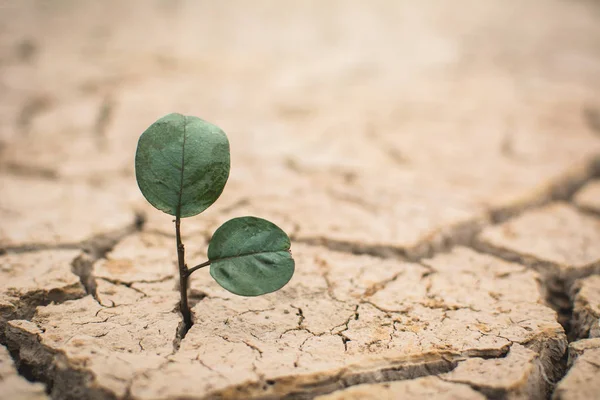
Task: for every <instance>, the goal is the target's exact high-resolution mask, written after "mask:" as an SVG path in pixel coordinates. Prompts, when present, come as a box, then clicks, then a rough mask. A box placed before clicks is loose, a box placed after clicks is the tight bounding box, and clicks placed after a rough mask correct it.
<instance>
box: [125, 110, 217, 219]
mask: <svg viewBox="0 0 600 400" xmlns="http://www.w3.org/2000/svg"><path fill="white" fill-rule="evenodd" d="M135 175H136V178H137V182H138V186H139V187H140V190H141V191H142V194H143V195H144V197H145V198H146V200H148V202H150V204H152V205H153V206H154V207H156V208H158V209H159V210H161V211H164V212H166V213H167V214H170V215H177V214H179V216H180V217H191V216H193V215H196V214H200V213H201V212H202V211H204V210H206V209H207V208H208V207H209V206H210V205H211V204H212V203H214V202H215V200H217V198H218V197H219V196H220V195H221V193H222V192H223V188H224V187H225V183H226V182H227V178H228V177H229V142H228V140H227V136H226V135H225V133H224V132H223V131H222V130H221V129H219V128H218V127H216V126H215V125H212V124H210V123H208V122H206V121H203V120H201V119H200V118H196V117H188V116H185V115H181V114H169V115H167V116H165V117H163V118H161V119H159V120H158V121H156V122H155V123H153V124H152V125H151V126H150V127H149V128H148V129H146V131H145V132H144V133H142V136H141V137H140V140H139V142H138V146H137V152H136V154H135Z"/></svg>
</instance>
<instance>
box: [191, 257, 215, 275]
mask: <svg viewBox="0 0 600 400" xmlns="http://www.w3.org/2000/svg"><path fill="white" fill-rule="evenodd" d="M211 262H212V261H211V260H208V261H204V262H203V263H202V264H198V265H196V266H195V267H192V268H190V269H188V270H187V275H188V276H190V275H191V274H192V272H194V271H197V270H199V269H200V268H204V267H208V266H209V265H210V263H211Z"/></svg>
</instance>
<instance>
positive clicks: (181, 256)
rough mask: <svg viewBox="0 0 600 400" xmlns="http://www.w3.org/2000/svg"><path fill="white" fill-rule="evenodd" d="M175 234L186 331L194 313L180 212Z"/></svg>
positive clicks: (180, 306) (182, 311)
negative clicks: (189, 294)
mask: <svg viewBox="0 0 600 400" xmlns="http://www.w3.org/2000/svg"><path fill="white" fill-rule="evenodd" d="M175 235H176V236H177V259H178V261H179V291H180V293H181V301H180V303H179V309H180V311H181V315H182V316H183V323H184V324H185V331H186V332H187V331H188V330H189V329H190V328H191V327H192V315H191V313H190V307H189V306H188V297H187V288H188V278H189V274H188V268H187V265H185V247H184V246H183V243H182V242H181V218H180V217H179V212H178V213H177V215H176V216H175Z"/></svg>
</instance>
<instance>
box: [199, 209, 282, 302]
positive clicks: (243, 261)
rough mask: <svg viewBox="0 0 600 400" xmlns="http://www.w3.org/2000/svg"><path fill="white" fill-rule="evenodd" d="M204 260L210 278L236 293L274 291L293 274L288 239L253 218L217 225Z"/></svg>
mask: <svg viewBox="0 0 600 400" xmlns="http://www.w3.org/2000/svg"><path fill="white" fill-rule="evenodd" d="M208 259H209V260H210V261H211V264H210V274H211V275H212V277H213V278H214V279H215V280H216V281H217V282H218V283H219V285H221V286H223V287H224V288H225V289H227V290H229V291H230V292H232V293H235V294H238V295H240V296H259V295H261V294H265V293H270V292H274V291H276V290H278V289H281V288H282V287H283V286H284V285H285V284H286V283H288V282H289V280H290V279H291V278H292V275H294V259H293V258H292V254H291V252H290V238H289V237H288V236H287V235H286V234H285V232H284V231H282V230H281V228H279V227H278V226H277V225H275V224H274V223H272V222H269V221H267V220H264V219H261V218H256V217H241V218H234V219H231V220H229V221H227V222H225V223H224V224H223V225H221V226H220V227H219V229H217V230H216V232H215V234H214V235H213V237H212V239H211V241H210V245H209V246H208Z"/></svg>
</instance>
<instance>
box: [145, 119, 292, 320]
mask: <svg viewBox="0 0 600 400" xmlns="http://www.w3.org/2000/svg"><path fill="white" fill-rule="evenodd" d="M135 175H136V178H137V182H138V186H139V187H140V190H141V191H142V194H143V195H144V197H145V198H146V200H148V202H149V203H150V204H152V205H153V206H154V207H156V208H157V209H159V210H161V211H163V212H165V213H167V214H169V215H173V216H175V237H176V242H177V243H176V244H177V258H178V265H179V282H180V285H179V287H180V291H181V301H180V309H181V314H182V315H183V320H184V323H185V327H186V329H189V328H190V327H191V326H192V319H191V313H190V309H189V307H188V300H187V290H188V280H189V277H190V275H191V274H192V273H193V272H194V271H197V270H199V269H200V268H203V267H206V266H210V275H211V276H212V277H213V278H214V279H215V280H216V281H217V283H218V284H219V285H221V286H222V287H223V288H225V289H227V290H228V291H230V292H232V293H235V294H237V295H240V296H259V295H262V294H266V293H270V292H274V291H276V290H279V289H281V288H282V287H283V286H284V285H285V284H286V283H288V282H289V280H290V279H291V278H292V275H293V274H294V259H293V258H292V254H291V252H290V239H289V237H288V236H287V235H286V233H285V232H284V231H283V230H281V229H280V228H279V227H278V226H277V225H275V224H273V223H272V222H269V221H267V220H264V219H261V218H256V217H241V218H234V219H231V220H229V221H227V222H225V223H224V224H223V225H221V226H220V227H219V228H218V229H217V230H216V232H215V233H214V235H213V237H212V239H211V241H210V244H209V246H208V261H206V262H203V263H202V264H198V265H196V266H195V267H192V268H188V267H187V264H186V263H185V247H184V245H183V243H182V241H181V218H186V217H192V216H194V215H197V214H200V213H201V212H202V211H204V210H206V209H207V208H208V207H209V206H210V205H212V204H213V203H214V202H215V201H216V200H217V199H218V198H219V196H220V195H221V193H222V192H223V189H224V188H225V183H226V182H227V178H228V177H229V141H228V140H227V136H226V135H225V132H223V131H222V130H221V129H220V128H218V127H217V126H215V125H212V124H210V123H208V122H206V121H203V120H201V119H200V118H196V117H190V116H185V115H181V114H169V115H167V116H165V117H163V118H161V119H159V120H158V121H156V122H155V123H153V124H152V125H151V126H150V127H149V128H148V129H146V131H145V132H144V133H142V136H141V137H140V139H139V142H138V146H137V151H136V155H135Z"/></svg>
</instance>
